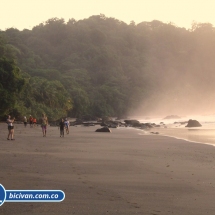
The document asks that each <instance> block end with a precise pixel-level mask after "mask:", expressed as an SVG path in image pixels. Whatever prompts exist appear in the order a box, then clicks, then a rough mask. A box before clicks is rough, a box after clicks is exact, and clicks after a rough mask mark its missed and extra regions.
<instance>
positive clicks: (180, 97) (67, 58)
mask: <svg viewBox="0 0 215 215" xmlns="http://www.w3.org/2000/svg"><path fill="white" fill-rule="evenodd" d="M214 59H215V28H214V27H213V26H212V25H211V24H209V23H193V25H192V27H191V29H189V30H186V29H185V28H179V27H177V26H174V25H173V24H171V23H170V24H165V23H162V22H160V21H157V20H154V21H152V22H142V23H139V24H135V23H134V22H131V23H130V24H129V25H128V24H126V23H124V22H122V21H119V20H117V19H114V18H108V17H106V16H105V15H102V14H101V15H99V16H92V17H90V18H88V19H84V20H80V21H76V20H75V19H70V20H69V21H68V22H67V23H66V22H65V21H64V19H58V18H52V19H49V20H47V21H46V22H45V23H41V24H39V25H38V26H35V27H34V28H33V29H32V30H27V29H25V30H23V31H19V30H17V29H14V28H10V29H7V30H5V31H0V93H1V98H0V100H1V111H0V115H1V116H3V115H5V114H8V113H12V114H14V115H18V116H19V115H20V116H23V115H27V114H32V115H34V116H36V117H39V116H40V115H41V114H42V113H43V112H45V113H46V114H47V115H48V116H49V117H50V118H51V119H52V120H56V119H58V118H60V117H62V116H66V115H67V116H71V117H81V116H83V115H91V116H97V117H102V116H118V117H124V116H126V115H127V114H135V115H141V114H144V115H146V114H172V113H179V114H181V113H183V114H184V113H191V112H196V113H197V112H198V113H209V112H212V113H214V111H213V108H214V105H215V102H214V101H215V95H214V93H213V92H214V90H215V85H214V82H215V73H214V68H215V60H214Z"/></svg>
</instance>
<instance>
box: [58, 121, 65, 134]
mask: <svg viewBox="0 0 215 215" xmlns="http://www.w3.org/2000/svg"><path fill="white" fill-rule="evenodd" d="M59 127H60V137H64V127H65V124H64V120H63V119H61V121H60V123H59Z"/></svg>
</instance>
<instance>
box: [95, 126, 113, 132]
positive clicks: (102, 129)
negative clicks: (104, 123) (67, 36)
mask: <svg viewBox="0 0 215 215" xmlns="http://www.w3.org/2000/svg"><path fill="white" fill-rule="evenodd" d="M95 132H111V130H110V129H109V128H108V127H103V128H98V129H97V130H96V131H95Z"/></svg>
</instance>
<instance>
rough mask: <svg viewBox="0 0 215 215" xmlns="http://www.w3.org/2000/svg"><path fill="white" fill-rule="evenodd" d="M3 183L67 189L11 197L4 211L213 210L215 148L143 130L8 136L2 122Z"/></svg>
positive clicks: (115, 213) (19, 130)
mask: <svg viewBox="0 0 215 215" xmlns="http://www.w3.org/2000/svg"><path fill="white" fill-rule="evenodd" d="M0 129H1V130H2V132H1V136H0V144H1V151H0V154H1V172H0V183H1V184H2V185H3V186H4V187H5V189H6V190H9V189H11V190H25V189H27V190H29V189H30V190H44V189H45V190H50V189H55V190H62V191H64V192H65V200H64V201H62V202H61V203H7V202H5V203H4V205H3V206H1V207H0V213H1V214H4V215H10V214H16V215H28V214H33V215H37V214H42V215H58V214H76V215H87V214H90V215H91V214H92V215H101V214H111V215H131V214H156V215H160V214H164V215H168V214H175V215H181V214H195V215H203V214H207V213H208V214H213V212H214V209H215V206H214V201H213V197H214V191H215V182H214V177H215V171H214V166H215V159H214V157H215V150H214V147H212V146H209V145H205V144H196V143H192V142H187V141H183V140H179V139H175V138H170V137H164V136H161V135H138V134H139V133H140V130H139V129H130V128H128V129H126V128H125V129H111V130H112V133H100V132H95V130H96V129H97V126H92V127H86V126H77V127H73V126H71V127H70V134H69V135H65V137H64V138H60V137H59V132H60V131H59V130H58V128H57V127H48V130H47V137H45V138H44V137H42V131H41V128H40V127H39V126H38V127H36V128H29V127H27V128H26V129H25V128H24V126H22V125H15V139H16V140H15V141H7V140H6V136H5V135H6V134H7V127H6V126H5V125H4V126H3V125H0Z"/></svg>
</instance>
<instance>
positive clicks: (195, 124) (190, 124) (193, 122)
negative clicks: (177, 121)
mask: <svg viewBox="0 0 215 215" xmlns="http://www.w3.org/2000/svg"><path fill="white" fill-rule="evenodd" d="M201 126H202V125H201V124H200V123H199V122H198V121H197V120H192V119H190V120H189V121H188V123H187V125H186V126H185V127H201Z"/></svg>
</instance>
